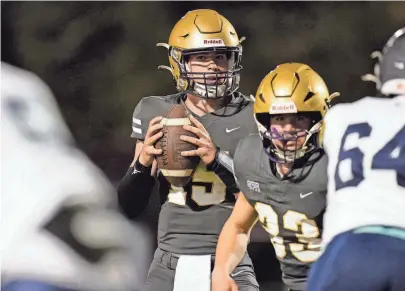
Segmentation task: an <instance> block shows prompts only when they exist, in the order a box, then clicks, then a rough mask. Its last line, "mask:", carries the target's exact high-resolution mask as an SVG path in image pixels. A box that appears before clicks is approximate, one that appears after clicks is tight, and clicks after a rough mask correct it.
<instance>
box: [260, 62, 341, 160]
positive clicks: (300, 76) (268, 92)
mask: <svg viewBox="0 0 405 291" xmlns="http://www.w3.org/2000/svg"><path fill="white" fill-rule="evenodd" d="M338 95H339V93H334V94H333V95H329V91H328V88H327V86H326V84H325V82H324V81H323V79H322V78H321V77H320V76H319V75H318V74H317V73H316V72H315V71H314V70H312V69H311V68H310V67H309V66H307V65H304V64H299V63H288V64H283V65H280V66H278V67H277V68H276V69H275V70H273V71H271V72H270V73H269V74H268V75H267V76H266V77H265V78H264V79H263V80H262V82H261V84H260V86H259V88H258V89H257V93H256V98H255V100H256V101H255V105H254V113H255V118H256V120H257V122H258V126H259V132H260V134H261V137H262V139H263V145H264V149H265V151H266V153H267V154H268V155H269V158H270V159H271V160H273V161H275V162H277V163H291V162H294V161H295V160H296V159H300V158H302V157H304V156H305V155H310V154H311V153H313V152H315V151H317V150H320V149H321V148H322V133H323V128H324V125H323V118H324V117H325V114H326V112H327V110H328V109H329V107H330V101H331V100H332V99H333V98H334V97H336V96H338ZM291 121H292V122H291Z"/></svg>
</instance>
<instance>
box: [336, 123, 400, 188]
mask: <svg viewBox="0 0 405 291" xmlns="http://www.w3.org/2000/svg"><path fill="white" fill-rule="evenodd" d="M371 131H372V128H371V126H370V124H368V123H366V122H365V123H357V124H352V125H349V127H348V128H347V129H346V132H345V134H344V135H343V138H342V143H341V145H340V150H339V157H338V163H337V165H336V169H335V184H336V191H337V190H339V189H342V188H346V187H356V186H358V185H359V184H360V183H361V182H362V181H363V180H364V174H363V160H364V154H363V152H362V151H361V150H360V149H359V148H358V147H355V148H351V149H345V146H346V143H347V139H348V138H349V137H352V136H353V135H357V136H358V138H359V139H361V138H364V137H368V136H370V134H371ZM342 162H345V163H347V162H351V177H350V178H349V179H345V181H343V179H342V178H341V173H340V170H341V163H342ZM371 168H372V169H380V170H394V171H395V172H396V177H397V183H398V185H400V186H402V187H405V126H404V127H402V129H400V130H399V132H398V133H397V134H396V135H395V136H394V137H393V138H392V139H391V140H390V141H389V142H388V143H387V144H386V145H385V146H384V147H383V148H382V149H381V150H379V151H378V152H377V153H376V154H375V155H374V157H373V159H372V163H371Z"/></svg>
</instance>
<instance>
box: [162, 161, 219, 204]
mask: <svg viewBox="0 0 405 291" xmlns="http://www.w3.org/2000/svg"><path fill="white" fill-rule="evenodd" d="M192 179H193V180H192V181H191V186H190V190H189V193H186V192H184V189H183V188H177V189H176V188H174V187H171V189H170V193H169V197H168V198H169V202H171V203H175V204H179V205H185V204H186V197H185V196H186V195H190V197H191V199H192V200H193V201H194V202H195V203H196V204H197V205H198V206H209V205H215V204H219V203H221V202H222V201H224V200H225V195H226V186H225V184H224V183H223V182H222V180H221V179H220V178H219V177H218V176H217V175H216V174H215V173H214V172H209V171H207V170H206V169H205V167H204V166H201V165H199V166H198V168H197V170H196V171H195V173H194V175H193V178H192Z"/></svg>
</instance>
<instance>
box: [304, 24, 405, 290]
mask: <svg viewBox="0 0 405 291" xmlns="http://www.w3.org/2000/svg"><path fill="white" fill-rule="evenodd" d="M404 64H405V28H403V29H401V30H398V31H397V32H396V33H395V34H394V35H393V36H392V37H391V39H390V40H389V41H388V42H387V44H386V46H385V47H384V49H383V51H382V54H380V60H379V62H378V63H377V65H376V68H377V70H375V72H376V73H377V75H376V76H375V77H374V79H375V80H376V81H377V88H378V89H379V91H380V92H379V93H380V94H381V95H383V96H384V95H385V96H394V98H392V99H391V98H387V97H385V98H384V97H382V98H381V97H379V98H378V97H365V98H363V99H361V100H359V101H357V102H354V103H352V104H341V105H337V106H336V107H334V108H332V109H331V111H330V112H329V113H328V116H327V117H326V130H325V142H324V144H325V150H326V153H327V154H328V157H329V165H328V176H329V183H328V196H327V201H328V206H327V210H326V213H325V219H324V233H323V240H324V243H325V244H326V245H327V246H326V249H325V252H324V253H323V255H322V256H321V257H320V258H319V260H318V261H317V262H316V263H315V264H314V266H313V268H312V270H311V275H310V280H309V284H308V290H310V291H338V290H345V291H352V290H353V291H354V290H356V291H366V290H367V291H381V290H387V291H400V290H405V281H404V278H403V275H404V271H405V216H404V209H405V208H404V207H405V188H404V187H405V67H404Z"/></svg>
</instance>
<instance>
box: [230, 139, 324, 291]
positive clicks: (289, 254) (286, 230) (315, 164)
mask: <svg viewBox="0 0 405 291" xmlns="http://www.w3.org/2000/svg"><path fill="white" fill-rule="evenodd" d="M273 167H275V165H274V164H273V163H270V162H269V158H268V156H267V154H266V153H265V152H264V149H263V144H262V141H261V138H260V136H259V135H257V134H253V135H249V136H247V137H245V138H244V139H242V140H241V141H240V143H239V145H238V147H237V150H236V152H235V156H234V170H235V177H236V179H237V182H238V185H239V188H240V189H241V191H242V193H243V194H244V195H245V196H246V198H247V200H248V201H249V202H250V203H251V205H252V206H253V207H254V208H255V210H256V212H257V214H258V217H259V221H260V223H261V225H262V226H263V227H264V229H265V230H266V231H267V232H268V233H269V234H270V239H271V242H272V244H273V246H274V249H275V252H276V255H277V257H278V259H279V261H280V265H281V270H282V273H283V281H284V283H285V284H286V285H287V286H288V287H289V288H291V289H292V290H304V288H305V283H306V278H307V273H308V270H309V267H310V265H311V263H312V262H314V261H315V260H316V259H317V258H318V256H319V255H320V249H319V246H320V238H321V232H322V218H323V214H324V211H325V206H326V190H327V173H326V167H327V158H326V155H323V154H321V153H317V154H314V155H313V156H311V157H310V158H309V160H307V161H303V162H301V163H300V164H299V165H296V166H295V168H294V169H293V171H292V172H291V173H290V174H289V175H288V176H287V178H285V179H281V178H279V177H278V176H277V174H276V172H275V169H273Z"/></svg>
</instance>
